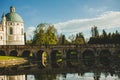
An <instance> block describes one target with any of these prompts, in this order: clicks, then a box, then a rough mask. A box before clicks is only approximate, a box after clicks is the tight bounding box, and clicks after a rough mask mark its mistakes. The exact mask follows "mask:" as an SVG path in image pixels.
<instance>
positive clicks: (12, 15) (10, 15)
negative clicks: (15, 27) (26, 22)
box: [5, 6, 23, 22]
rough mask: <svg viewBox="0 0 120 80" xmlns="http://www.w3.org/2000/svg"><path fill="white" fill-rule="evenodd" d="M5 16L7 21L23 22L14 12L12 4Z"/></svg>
mask: <svg viewBox="0 0 120 80" xmlns="http://www.w3.org/2000/svg"><path fill="white" fill-rule="evenodd" d="M5 16H6V20H7V21H12V22H23V19H22V17H21V16H20V15H19V14H17V13H16V12H15V7H13V6H11V7H10V13H7V14H6V15H5Z"/></svg>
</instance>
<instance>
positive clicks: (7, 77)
mask: <svg viewBox="0 0 120 80" xmlns="http://www.w3.org/2000/svg"><path fill="white" fill-rule="evenodd" d="M31 64H33V63H29V64H25V65H31ZM57 64H58V66H55V65H54V66H53V67H54V68H52V67H50V64H48V67H46V68H44V67H41V66H40V65H41V64H40V65H39V67H38V66H35V65H33V66H32V67H31V68H25V67H24V68H21V69H20V68H19V67H17V68H18V69H17V70H14V69H15V68H12V69H11V68H10V69H6V68H2V69H0V74H1V75H0V80H120V58H119V57H105V56H103V57H100V58H90V56H89V57H88V56H87V57H86V58H85V59H79V60H78V59H76V58H73V59H68V60H67V59H65V60H63V61H62V63H57Z"/></svg>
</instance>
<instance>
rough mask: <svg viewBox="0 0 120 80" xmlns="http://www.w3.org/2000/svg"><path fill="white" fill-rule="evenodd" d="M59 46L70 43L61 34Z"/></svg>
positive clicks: (58, 40) (58, 41)
mask: <svg viewBox="0 0 120 80" xmlns="http://www.w3.org/2000/svg"><path fill="white" fill-rule="evenodd" d="M57 44H69V41H68V40H67V39H66V36H65V35H63V34H61V35H59V36H58V39H57Z"/></svg>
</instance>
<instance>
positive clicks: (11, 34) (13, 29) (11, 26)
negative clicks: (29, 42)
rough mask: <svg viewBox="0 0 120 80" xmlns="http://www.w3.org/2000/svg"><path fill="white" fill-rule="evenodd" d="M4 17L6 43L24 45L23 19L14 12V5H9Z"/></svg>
mask: <svg viewBox="0 0 120 80" xmlns="http://www.w3.org/2000/svg"><path fill="white" fill-rule="evenodd" d="M5 17H6V45H24V21H23V19H22V17H21V16H20V15H19V14H18V13H16V12H15V7H14V6H11V7H10V12H9V13H7V14H6V15H5Z"/></svg>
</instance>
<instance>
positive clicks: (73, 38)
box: [69, 34, 75, 44]
mask: <svg viewBox="0 0 120 80" xmlns="http://www.w3.org/2000/svg"><path fill="white" fill-rule="evenodd" d="M69 39H70V41H71V44H75V35H73V34H72V35H70V36H69Z"/></svg>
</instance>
